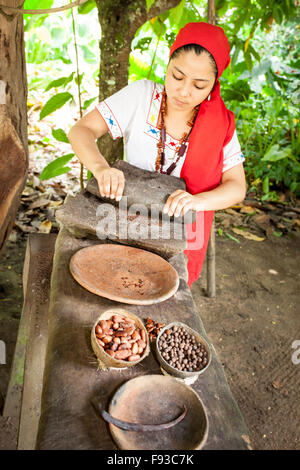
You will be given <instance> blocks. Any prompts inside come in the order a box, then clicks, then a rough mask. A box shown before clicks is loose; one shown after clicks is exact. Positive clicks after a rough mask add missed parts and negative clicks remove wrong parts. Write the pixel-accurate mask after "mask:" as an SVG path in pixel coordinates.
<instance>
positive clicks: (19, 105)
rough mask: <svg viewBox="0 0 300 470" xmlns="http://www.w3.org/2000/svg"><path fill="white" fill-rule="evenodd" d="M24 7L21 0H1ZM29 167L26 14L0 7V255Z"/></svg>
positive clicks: (3, 2)
mask: <svg viewBox="0 0 300 470" xmlns="http://www.w3.org/2000/svg"><path fill="white" fill-rule="evenodd" d="M1 4H2V5H5V4H6V5H10V6H14V7H17V6H20V1H19V0H1ZM27 169H28V143H27V77H26V66H25V48H24V30H23V16H22V15H15V14H13V15H12V14H10V12H9V10H5V7H3V8H2V9H0V254H1V253H2V251H3V249H4V246H5V242H6V240H7V238H8V236H9V234H10V231H11V229H12V226H13V223H14V220H15V216H16V213H17V210H18V207H19V200H20V194H21V193H22V191H23V188H24V186H25V182H26V178H27Z"/></svg>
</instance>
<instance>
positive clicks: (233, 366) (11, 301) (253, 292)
mask: <svg viewBox="0 0 300 470" xmlns="http://www.w3.org/2000/svg"><path fill="white" fill-rule="evenodd" d="M26 236H27V235H26V234H22V235H20V236H18V237H17V239H16V240H15V241H9V242H8V244H7V247H6V250H5V252H4V254H3V256H2V258H1V259H0V339H1V340H2V341H4V342H5V344H6V364H1V365H0V408H1V409H2V407H3V401H4V399H5V395H6V390H7V385H8V380H9V373H10V366H11V363H12V358H13V352H14V346H15V342H16V338H17V332H18V324H19V318H20V313H21V308H22V301H23V294H22V268H23V261H24V253H25V244H26ZM216 248H217V273H216V278H217V295H216V297H215V298H213V299H209V298H207V297H206V296H205V276H203V278H201V279H199V280H198V281H197V282H196V283H194V284H193V286H192V294H193V298H194V300H195V303H196V304H197V306H198V309H199V312H200V316H201V318H202V321H203V323H204V326H205V329H206V332H207V334H208V336H209V337H210V339H211V342H212V344H213V346H214V348H215V350H216V352H217V354H218V355H219V357H220V359H221V362H222V364H223V367H224V371H225V373H226V376H227V379H228V383H229V386H230V388H231V391H232V393H233V395H234V397H235V399H236V402H237V404H238V406H239V407H240V410H241V412H242V414H243V416H244V418H245V421H246V424H247V426H248V430H249V435H250V440H251V446H252V448H253V449H261V450H263V449H299V448H300V436H299V422H300V415H299V413H300V411H299V410H300V395H299V388H300V363H299V364H297V362H300V361H299V359H300V348H299V346H298V349H299V353H298V354H297V351H296V350H295V349H293V348H292V344H293V342H294V341H295V340H300V319H299V302H300V294H299V283H300V271H299V266H300V232H299V231H297V232H294V233H291V234H288V235H287V236H285V237H282V238H280V239H279V238H276V237H269V238H268V239H266V240H265V241H264V242H260V243H258V242H255V241H251V240H240V244H237V243H236V242H235V241H233V240H230V239H228V238H226V237H220V236H217V238H216ZM204 272H205V266H204ZM293 353H294V356H293V357H294V361H293V360H292V355H293ZM295 358H296V360H295ZM297 358H298V361H297ZM0 411H1V410H0ZM16 442H17V423H16V420H15V419H13V418H6V417H3V416H1V415H0V450H2V449H15V448H16Z"/></svg>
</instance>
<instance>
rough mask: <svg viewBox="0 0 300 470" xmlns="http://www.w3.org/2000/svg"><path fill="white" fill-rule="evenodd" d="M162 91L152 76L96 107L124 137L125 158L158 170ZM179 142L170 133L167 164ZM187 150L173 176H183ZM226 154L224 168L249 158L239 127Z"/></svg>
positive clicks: (111, 129)
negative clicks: (243, 150)
mask: <svg viewBox="0 0 300 470" xmlns="http://www.w3.org/2000/svg"><path fill="white" fill-rule="evenodd" d="M162 91H163V85H161V84H158V83H155V82H153V81H151V80H138V81H136V82H133V83H131V84H129V85H127V86H126V87H124V88H122V89H121V90H119V91H118V92H117V93H115V94H113V95H112V96H110V97H109V98H106V99H105V100H104V101H102V102H101V103H98V104H97V105H96V109H97V110H98V111H99V112H100V114H101V116H102V117H103V119H104V120H105V122H106V124H107V127H108V130H109V132H110V135H111V137H112V138H113V139H114V140H115V139H119V138H120V137H123V138H124V160H125V161H127V162H128V163H131V164H132V165H135V166H137V167H138V168H142V169H144V170H149V171H155V161H156V157H157V146H156V144H157V142H158V141H159V135H160V131H159V129H158V127H157V122H158V117H159V111H160V105H161V99H162ZM178 144H179V140H177V139H174V138H173V137H172V136H170V135H169V134H168V133H167V135H166V145H165V158H166V164H165V165H166V166H165V168H168V167H169V166H170V165H171V164H172V163H173V161H174V159H175V153H176V148H177V147H178ZM187 148H188V146H187ZM186 152H187V150H186ZM186 152H185V154H184V155H183V156H182V157H181V158H180V159H179V161H178V163H177V166H176V168H175V169H174V170H173V172H172V173H171V174H172V175H173V176H177V177H180V172H181V168H182V165H183V162H184V159H185V156H186ZM223 154H224V158H223V172H224V171H227V170H229V169H230V168H232V167H234V166H235V165H238V164H239V163H242V162H244V161H245V158H244V156H243V154H242V152H241V147H240V143H239V141H238V137H237V134H236V131H235V132H234V134H233V136H232V139H231V140H230V142H229V143H228V144H227V145H226V146H225V147H224V149H223ZM176 158H177V156H176Z"/></svg>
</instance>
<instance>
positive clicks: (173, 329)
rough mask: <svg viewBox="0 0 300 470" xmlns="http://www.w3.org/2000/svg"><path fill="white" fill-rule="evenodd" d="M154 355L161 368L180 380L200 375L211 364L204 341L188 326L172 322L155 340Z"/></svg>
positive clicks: (209, 352)
mask: <svg viewBox="0 0 300 470" xmlns="http://www.w3.org/2000/svg"><path fill="white" fill-rule="evenodd" d="M156 355H157V358H158V360H159V362H160V364H161V366H162V368H163V369H164V370H165V371H166V372H167V373H168V374H171V375H173V376H175V377H179V378H182V379H185V378H190V377H193V376H195V375H200V374H202V373H203V372H204V371H205V370H206V369H207V368H208V366H209V364H210V362H211V350H210V347H209V345H208V343H207V342H206V341H205V339H204V338H203V337H202V336H200V335H199V333H198V332H197V331H195V330H193V329H192V328H190V327H189V326H188V325H185V324H184V323H180V322H173V323H169V324H168V325H166V326H165V327H164V328H163V329H162V330H161V332H160V333H159V335H158V336H157V338H156Z"/></svg>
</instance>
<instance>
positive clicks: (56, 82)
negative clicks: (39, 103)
mask: <svg viewBox="0 0 300 470" xmlns="http://www.w3.org/2000/svg"><path fill="white" fill-rule="evenodd" d="M73 76H74V72H72V73H71V75H69V76H68V77H61V78H57V79H56V80H53V81H52V82H50V83H49V84H48V85H47V87H46V89H45V91H48V90H50V89H51V88H58V87H60V86H66V85H67V84H68V83H70V82H71V81H72V80H73Z"/></svg>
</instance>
